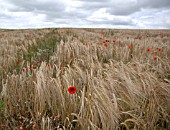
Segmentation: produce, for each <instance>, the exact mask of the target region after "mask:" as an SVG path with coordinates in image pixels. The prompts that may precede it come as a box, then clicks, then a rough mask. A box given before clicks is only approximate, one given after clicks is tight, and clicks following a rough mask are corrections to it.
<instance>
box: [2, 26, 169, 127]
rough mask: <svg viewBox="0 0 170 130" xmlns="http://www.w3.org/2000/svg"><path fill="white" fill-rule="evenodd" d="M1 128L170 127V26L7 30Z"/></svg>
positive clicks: (3, 52)
mask: <svg viewBox="0 0 170 130" xmlns="http://www.w3.org/2000/svg"><path fill="white" fill-rule="evenodd" d="M0 129H2V130H168V129H170V30H125V29H124V30H123V29H122V30H120V29H90V28H83V29H81V28H80V29H74V28H56V29H55V28H48V29H32V30H31V29H27V30H0Z"/></svg>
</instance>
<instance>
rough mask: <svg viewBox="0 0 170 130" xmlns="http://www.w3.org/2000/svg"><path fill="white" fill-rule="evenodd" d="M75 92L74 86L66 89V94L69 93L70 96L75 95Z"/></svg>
mask: <svg viewBox="0 0 170 130" xmlns="http://www.w3.org/2000/svg"><path fill="white" fill-rule="evenodd" d="M76 91H77V88H76V86H70V87H69V88H68V92H69V93H70V94H75V93H76Z"/></svg>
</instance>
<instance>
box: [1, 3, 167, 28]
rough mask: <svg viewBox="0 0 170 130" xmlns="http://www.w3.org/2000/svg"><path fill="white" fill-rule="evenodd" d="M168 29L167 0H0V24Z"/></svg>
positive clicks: (27, 26) (26, 26)
mask: <svg viewBox="0 0 170 130" xmlns="http://www.w3.org/2000/svg"><path fill="white" fill-rule="evenodd" d="M45 27H78V28H81V27H90V28H91V27H94V28H126V29H127V28H130V29H133V28H135V29H170V0H0V28H11V29H20V28H45Z"/></svg>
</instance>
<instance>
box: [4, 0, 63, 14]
mask: <svg viewBox="0 0 170 130" xmlns="http://www.w3.org/2000/svg"><path fill="white" fill-rule="evenodd" d="M7 1H8V2H9V3H13V4H14V5H15V6H16V8H15V9H12V10H10V11H16V12H17V11H30V12H52V11H53V12H60V13H61V12H62V11H64V8H65V5H64V4H63V3H61V2H59V1H58V2H52V1H49V2H47V1H46V2H41V1H36V0H24V1H23V0H7Z"/></svg>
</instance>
